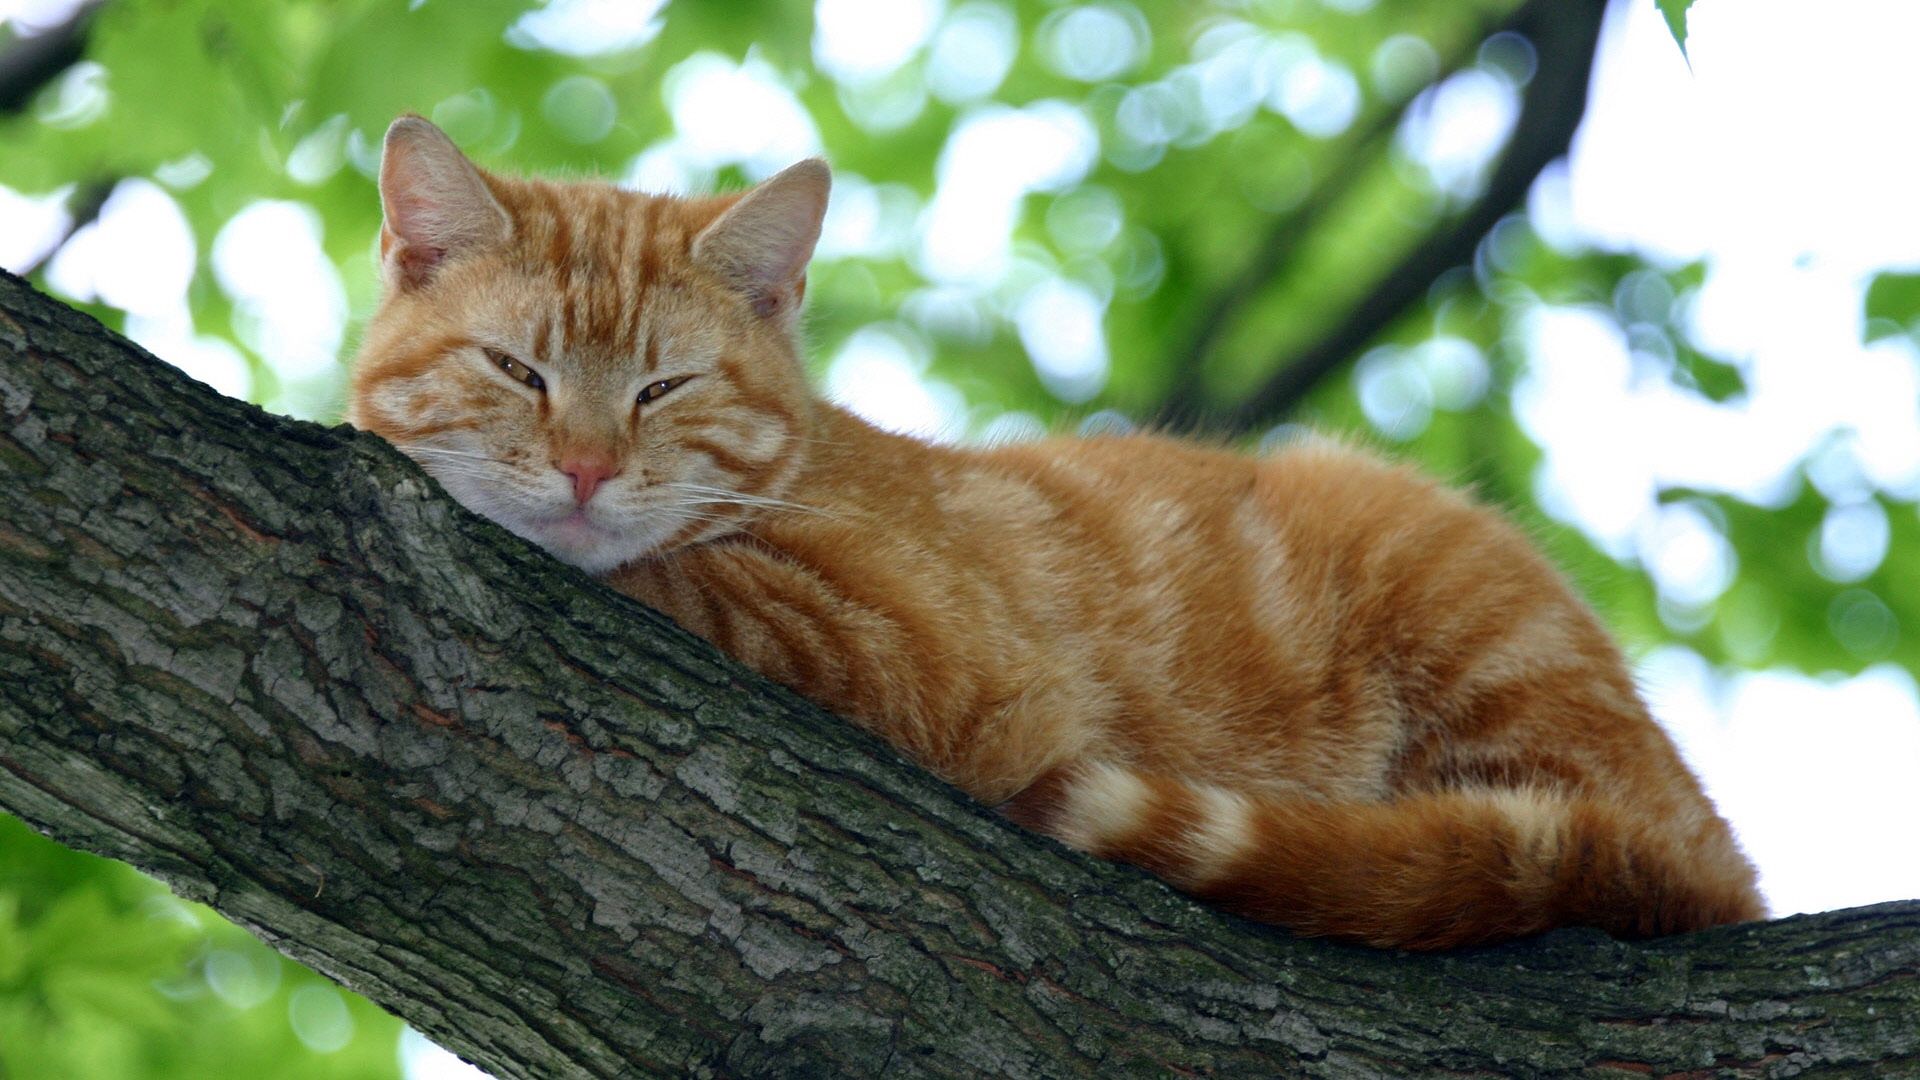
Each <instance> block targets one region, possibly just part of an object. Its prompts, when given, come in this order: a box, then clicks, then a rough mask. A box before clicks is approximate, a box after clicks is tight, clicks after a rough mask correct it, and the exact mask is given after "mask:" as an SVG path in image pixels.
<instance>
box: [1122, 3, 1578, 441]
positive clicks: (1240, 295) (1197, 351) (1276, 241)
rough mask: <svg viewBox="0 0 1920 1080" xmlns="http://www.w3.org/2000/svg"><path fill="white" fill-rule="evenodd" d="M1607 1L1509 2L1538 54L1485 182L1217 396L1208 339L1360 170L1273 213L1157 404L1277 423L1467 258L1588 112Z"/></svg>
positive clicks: (1216, 421) (1188, 423)
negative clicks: (1340, 303) (1329, 313)
mask: <svg viewBox="0 0 1920 1080" xmlns="http://www.w3.org/2000/svg"><path fill="white" fill-rule="evenodd" d="M1605 13H1606V3H1605V0H1575V2H1554V0H1529V2H1528V3H1526V4H1524V5H1522V6H1521V7H1520V8H1519V9H1518V10H1516V11H1515V12H1514V14H1513V16H1512V18H1511V19H1510V20H1509V21H1508V22H1507V24H1506V28H1507V29H1509V30H1512V31H1514V32H1516V33H1520V34H1522V35H1524V36H1525V37H1526V38H1527V39H1528V40H1529V41H1531V42H1532V43H1533V44H1534V48H1535V50H1536V53H1537V61H1538V62H1537V67H1536V70H1535V72H1534V76H1533V79H1532V80H1531V81H1530V82H1529V83H1528V84H1527V88H1526V91H1525V93H1524V94H1523V95H1522V97H1521V104H1520V115H1519V118H1518V120H1517V121H1516V122H1515V125H1514V131H1513V135H1512V137H1511V138H1510V139H1509V140H1508V142H1507V147H1506V150H1505V151H1504V152H1503V153H1502V155H1501V157H1500V160H1499V163H1498V164H1497V165H1496V166H1495V167H1494V170H1493V173H1492V175H1491V176H1490V177H1489V178H1488V181H1487V186H1486V188H1485V190H1483V191H1482V192H1481V193H1480V195H1479V196H1478V197H1477V198H1475V199H1474V201H1473V202H1472V204H1470V205H1469V206H1468V207H1466V209H1464V210H1463V211H1462V212H1460V213H1459V214H1457V215H1454V216H1452V217H1450V218H1444V219H1442V220H1441V223H1440V225H1439V227H1438V229H1437V231H1436V232H1434V233H1433V234H1432V235H1431V236H1429V237H1428V238H1427V239H1426V240H1425V241H1423V242H1422V243H1420V244H1417V245H1415V246H1414V247H1413V248H1411V249H1410V250H1408V251H1407V252H1406V253H1405V254H1404V255H1403V256H1402V257H1401V258H1400V260H1399V261H1398V262H1397V263H1395V264H1394V265H1393V266H1391V267H1390V268H1389V269H1388V270H1387V272H1386V274H1385V275H1384V276H1382V277H1381V278H1380V280H1379V281H1378V282H1377V283H1376V284H1375V285H1374V286H1373V287H1372V288H1371V289H1369V290H1368V291H1367V292H1366V293H1364V294H1363V295H1362V296H1361V298H1360V299H1359V301H1358V302H1357V303H1355V304H1354V305H1353V306H1352V307H1351V308H1350V309H1349V310H1347V311H1346V313H1345V314H1343V315H1342V316H1341V317H1340V318H1339V319H1338V320H1336V321H1335V322H1334V323H1333V324H1332V326H1330V327H1329V328H1328V330H1327V331H1326V332H1325V333H1323V334H1322V335H1321V336H1320V337H1319V338H1318V339H1316V340H1315V341H1313V342H1311V343H1310V344H1308V345H1307V346H1306V347H1305V348H1303V349H1301V350H1299V351H1298V352H1296V353H1295V354H1293V355H1291V356H1286V357H1281V358H1278V359H1277V360H1276V361H1275V363H1274V365H1273V367H1272V371H1273V373H1272V374H1271V375H1270V376H1268V377H1267V379H1266V381H1265V382H1263V383H1262V384H1261V385H1260V386H1259V387H1258V388H1256V389H1255V390H1254V391H1253V392H1252V393H1250V394H1248V395H1247V396H1246V397H1244V398H1243V399H1242V400H1240V401H1239V402H1237V403H1235V404H1233V405H1231V406H1229V407H1225V408H1222V407H1220V406H1218V405H1217V404H1216V403H1214V402H1212V401H1210V400H1209V399H1208V397H1207V394H1206V384H1205V378H1204V373H1205V365H1206V362H1207V359H1208V357H1209V355H1210V353H1211V351H1212V349H1213V347H1214V346H1215V345H1217V344H1218V343H1219V341H1220V339H1221V337H1222V335H1224V334H1225V332H1226V330H1227V329H1228V327H1230V326H1231V325H1232V323H1233V320H1234V319H1235V317H1236V316H1237V314H1238V313H1239V312H1240V311H1242V310H1244V309H1245V308H1246V307H1247V305H1249V304H1250V303H1252V302H1253V301H1254V300H1255V299H1256V298H1257V297H1258V296H1259V295H1260V294H1261V293H1262V292H1263V290H1264V288H1265V287H1266V286H1267V285H1269V284H1270V283H1271V282H1273V281H1275V280H1277V279H1278V278H1279V277H1281V276H1282V275H1283V273H1284V271H1285V269H1286V267H1287V266H1288V265H1289V255H1290V254H1291V252H1292V250H1293V248H1294V247H1295V245H1296V244H1297V243H1298V241H1299V238H1300V237H1301V236H1302V235H1303V234H1304V232H1305V230H1306V229H1307V228H1310V227H1311V225H1312V223H1313V220H1314V218H1316V217H1318V216H1319V215H1320V214H1322V213H1324V211H1325V210H1326V209H1327V207H1328V206H1330V205H1331V204H1332V203H1333V202H1335V201H1337V198H1338V196H1339V195H1340V194H1341V193H1342V192H1343V191H1344V190H1345V188H1346V186H1347V182H1348V181H1347V179H1343V177H1344V176H1346V174H1349V173H1352V172H1355V171H1356V170H1354V169H1352V168H1348V169H1344V170H1343V172H1342V174H1339V175H1336V176H1334V177H1331V178H1329V180H1327V181H1326V182H1323V183H1322V184H1319V185H1316V186H1315V188H1314V191H1313V195H1312V197H1311V198H1310V199H1309V201H1308V202H1307V203H1306V204H1303V206H1302V207H1301V208H1300V210H1298V211H1296V212H1295V213H1294V214H1291V215H1288V216H1286V217H1283V218H1281V219H1280V220H1278V221H1276V222H1275V223H1274V227H1273V228H1272V230H1270V232H1269V234H1268V235H1267V236H1265V237H1264V238H1263V239H1262V242H1261V243H1260V244H1259V245H1258V246H1256V247H1255V249H1254V251H1253V254H1252V257H1251V258H1250V260H1249V262H1248V264H1247V266H1246V267H1244V268H1243V269H1242V270H1241V272H1240V273H1239V274H1237V275H1236V276H1235V277H1234V278H1233V279H1232V280H1230V281H1229V282H1228V283H1227V284H1226V285H1225V286H1224V287H1223V288H1222V289H1221V290H1220V291H1219V293H1217V294H1216V295H1215V297H1214V298H1213V300H1212V301H1211V302H1210V303H1209V304H1208V306H1207V308H1206V310H1205V311H1204V312H1203V313H1202V315H1201V316H1200V318H1199V320H1198V321H1197V324H1196V327H1195V330H1194V332H1193V335H1192V340H1191V342H1190V344H1189V346H1188V348H1187V349H1186V350H1185V351H1183V352H1180V353H1178V354H1177V355H1179V356H1180V357H1182V358H1183V362H1184V365H1185V366H1184V367H1183V368H1182V374H1181V376H1180V377H1179V379H1178V381H1177V382H1176V384H1175V386H1174V387H1173V389H1172V391H1171V392H1170V393H1169V395H1168V397H1167V399H1166V401H1165V402H1164V404H1163V405H1162V407H1161V409H1160V410H1159V415H1160V417H1161V418H1162V419H1163V420H1166V421H1169V422H1172V423H1174V424H1176V425H1178V426H1182V427H1199V428H1204V429H1213V430H1220V431H1228V432H1235V433H1246V432H1251V431H1256V430H1259V429H1260V428H1263V427H1267V426H1270V425H1272V424H1275V423H1278V422H1280V421H1281V420H1284V419H1286V417H1287V416H1288V414H1290V413H1291V412H1292V411H1293V409H1294V408H1295V407H1296V406H1297V405H1298V404H1299V402H1300V400H1301V399H1302V398H1304V397H1305V396H1306V395H1307V393H1308V392H1309V391H1311V390H1312V389H1313V387H1314V386H1316V385H1318V384H1319V382H1320V380H1322V379H1324V378H1326V377H1327V376H1328V375H1330V374H1332V373H1333V372H1334V371H1336V370H1338V369H1339V368H1340V367H1341V366H1342V365H1344V364H1345V363H1346V362H1347V361H1349V360H1351V359H1353V357H1354V356H1355V355H1357V354H1358V352H1359V351H1360V350H1361V349H1362V348H1363V347H1364V346H1365V345H1366V344H1367V342H1369V341H1370V340H1372V339H1373V338H1374V337H1375V336H1377V335H1378V334H1379V333H1380V332H1381V330H1382V329H1384V328H1385V327H1388V326H1390V325H1392V323H1393V321H1394V319H1396V318H1398V317H1399V315H1400V314H1401V313H1402V312H1404V311H1406V310H1407V309H1408V308H1409V307H1410V306H1411V305H1412V304H1413V303H1414V302H1416V301H1417V300H1419V299H1420V298H1421V297H1422V296H1424V295H1425V294H1426V292H1427V290H1428V289H1429V288H1431V287H1432V285H1433V283H1434V282H1435V281H1436V280H1438V279H1439V277H1440V275H1442V274H1444V273H1446V272H1447V271H1448V270H1450V269H1452V268H1453V267H1455V266H1459V265H1461V264H1463V263H1467V262H1470V261H1471V260H1472V258H1473V252H1474V248H1475V247H1476V246H1477V245H1478V244H1479V243H1480V239H1481V238H1482V237H1484V236H1485V235H1486V234H1487V233H1488V232H1489V231H1491V230H1492V229H1493V227H1494V225H1496V224H1498V223H1499V221H1500V219H1501V218H1502V217H1504V216H1506V215H1507V214H1508V213H1510V212H1511V211H1512V210H1513V209H1514V208H1515V207H1516V206H1519V205H1520V204H1521V203H1522V202H1523V201H1524V200H1525V199H1526V196H1527V192H1528V190H1529V189H1530V188H1531V187H1532V186H1533V181H1534V180H1535V178H1537V177H1538V176H1539V175H1540V172H1541V170H1543V169H1545V168H1546V167H1547V166H1548V165H1549V164H1551V163H1553V162H1554V161H1556V160H1558V159H1559V158H1561V157H1563V156H1565V154H1566V152H1567V149H1568V147H1569V146H1570V145H1571V144H1572V142H1573V135H1574V132H1575V131H1576V130H1578V128H1579V126H1580V119H1581V117H1582V116H1584V115H1585V114H1586V106H1587V87H1588V84H1589V82H1591V80H1592V77H1593V58H1594V54H1595V52H1596V50H1597V48H1598V46H1599V42H1600V27H1601V22H1602V18H1603V16H1604V15H1605ZM1442 77H1443V78H1444V75H1443V76H1442ZM1403 111H1404V106H1403V107H1402V109H1401V110H1395V111H1394V112H1392V113H1390V114H1387V115H1389V116H1390V117H1391V119H1392V121H1393V122H1397V121H1398V119H1399V117H1400V116H1401V115H1402V113H1403ZM1390 126H1391V124H1390V125H1389V127H1390ZM1375 146H1377V147H1380V148H1381V149H1383V150H1384V147H1385V141H1384V140H1382V139H1380V138H1379V137H1378V136H1377V134H1376V133H1374V132H1369V133H1368V134H1367V135H1366V136H1365V137H1364V138H1363V139H1362V140H1361V143H1360V145H1358V146H1357V147H1356V149H1355V151H1354V154H1353V155H1352V157H1351V158H1350V159H1349V160H1350V161H1353V160H1358V159H1360V158H1362V157H1363V156H1366V155H1367V151H1368V148H1369V147H1375Z"/></svg>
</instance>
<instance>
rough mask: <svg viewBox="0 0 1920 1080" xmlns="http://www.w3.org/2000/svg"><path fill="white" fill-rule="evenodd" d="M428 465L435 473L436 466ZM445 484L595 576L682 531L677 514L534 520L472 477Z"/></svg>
mask: <svg viewBox="0 0 1920 1080" xmlns="http://www.w3.org/2000/svg"><path fill="white" fill-rule="evenodd" d="M427 464H428V467H429V469H432V467H433V465H434V464H435V463H433V462H428V463H427ZM440 482H441V485H442V486H443V487H445V488H446V489H447V493H448V494H450V495H452V496H453V497H454V499H455V500H457V501H458V502H459V503H461V504H462V505H463V506H465V507H466V508H467V509H469V510H471V511H473V512H474V513H476V514H479V515H480V516H481V517H484V518H491V519H492V520H493V521H495V522H497V523H498V524H500V525H501V526H503V527H505V528H506V529H507V531H509V532H511V533H513V534H514V535H516V536H519V537H521V538H523V539H526V540H531V541H533V542H534V543H536V544H539V545H540V546H541V547H542V548H545V549H546V551H547V553H548V554H550V555H552V556H553V557H555V558H557V559H559V560H560V561H562V562H566V563H571V564H573V565H574V566H577V567H579V568H580V569H582V570H585V571H586V572H587V573H589V574H604V573H607V572H608V571H610V570H612V569H614V568H615V567H617V566H622V565H624V564H626V563H630V562H632V561H634V560H635V559H638V558H641V557H643V556H645V555H646V554H647V553H649V552H651V551H652V550H654V549H655V548H656V547H658V546H659V545H660V543H661V542H663V541H664V540H666V539H667V537H668V536H669V535H671V534H672V531H673V530H674V529H675V528H678V527H679V521H678V520H677V515H674V514H671V513H665V514H659V513H648V514H647V515H646V516H645V517H644V518H643V519H641V520H633V521H617V522H613V523H604V522H600V521H594V522H592V523H588V522H586V521H581V520H577V519H575V518H571V517H562V518H542V517H531V518H530V517H529V515H528V514H527V510H528V509H529V508H528V507H525V506H522V505H519V504H518V503H517V502H516V501H514V500H512V499H511V498H505V497H502V495H501V493H500V492H499V491H497V490H496V489H493V488H490V487H488V486H486V485H484V484H482V483H478V482H475V481H474V480H473V479H472V478H470V477H467V476H464V475H460V474H457V473H455V474H453V475H445V476H442V477H441V479H440Z"/></svg>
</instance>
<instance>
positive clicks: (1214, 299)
mask: <svg viewBox="0 0 1920 1080" xmlns="http://www.w3.org/2000/svg"><path fill="white" fill-rule="evenodd" d="M1554 2H1556V0H1527V2H1526V3H1525V4H1523V5H1522V6H1521V7H1520V9H1519V10H1517V11H1515V12H1513V13H1511V14H1510V15H1509V16H1507V17H1506V18H1505V19H1503V20H1501V21H1500V22H1499V23H1486V24H1484V25H1482V26H1480V27H1478V28H1477V29H1475V30H1474V31H1473V32H1472V33H1469V34H1467V35H1465V36H1464V37H1463V38H1462V39H1461V40H1462V47H1461V48H1460V49H1459V50H1458V51H1457V52H1456V53H1455V54H1454V55H1452V56H1449V57H1447V58H1446V61H1445V62H1444V63H1442V64H1441V65H1440V68H1439V71H1438V72H1437V73H1436V74H1435V75H1434V77H1433V78H1432V79H1431V80H1429V81H1428V82H1427V83H1425V84H1424V85H1422V86H1420V87H1418V88H1417V89H1415V90H1413V91H1412V92H1410V93H1408V94H1406V95H1405V96H1403V97H1401V98H1400V99H1399V100H1397V101H1393V102H1390V103H1388V104H1387V105H1386V106H1385V107H1383V108H1381V109H1379V110H1378V111H1377V112H1375V113H1374V115H1373V117H1372V119H1371V120H1369V121H1368V122H1367V124H1366V125H1365V127H1363V128H1362V129H1361V130H1359V131H1358V132H1355V133H1352V134H1350V135H1348V136H1347V139H1346V143H1347V149H1346V153H1345V154H1343V155H1342V156H1341V157H1340V158H1339V160H1338V161H1336V162H1334V165H1333V169H1332V171H1331V172H1329V173H1328V174H1327V176H1326V177H1325V179H1323V180H1321V181H1320V182H1319V183H1317V184H1315V185H1314V186H1313V190H1312V191H1311V192H1309V193H1308V194H1307V197H1306V198H1305V199H1303V200H1301V202H1300V204H1299V205H1298V206H1295V207H1293V208H1292V209H1291V210H1289V211H1287V212H1286V213H1284V214H1281V215H1279V216H1278V217H1276V218H1274V220H1273V222H1272V223H1271V224H1270V225H1268V227H1267V231H1266V232H1265V233H1263V234H1262V235H1261V236H1260V238H1259V239H1258V240H1257V241H1255V242H1254V244H1253V245H1252V248H1251V254H1250V255H1249V257H1248V259H1247V263H1246V265H1245V266H1243V267H1241V268H1240V270H1239V272H1237V273H1235V274H1234V275H1233V277H1232V278H1231V279H1229V280H1228V281H1227V283H1226V284H1225V285H1223V286H1221V288H1220V289H1219V291H1217V292H1215V293H1214V294H1213V295H1212V296H1211V297H1209V298H1208V299H1207V300H1206V302H1205V304H1204V305H1203V306H1202V308H1201V310H1200V313H1199V314H1198V315H1196V316H1195V317H1194V318H1193V320H1192V322H1191V323H1190V327H1189V329H1188V331H1187V333H1186V335H1185V337H1186V344H1185V345H1181V346H1177V347H1175V348H1174V349H1172V350H1171V351H1170V352H1169V355H1171V356H1174V357H1177V358H1178V361H1177V363H1176V365H1175V368H1174V373H1175V377H1174V384H1173V386H1172V387H1171V388H1169V390H1168V391H1167V394H1166V397H1165V399H1164V401H1163V403H1162V405H1161V407H1160V409H1159V410H1158V413H1157V418H1156V419H1157V422H1158V423H1160V424H1162V425H1164V426H1167V427H1171V428H1175V429H1179V428H1184V427H1187V426H1190V425H1192V424H1193V423H1195V422H1197V421H1199V420H1200V419H1201V418H1202V417H1201V415H1200V413H1201V411H1202V409H1203V407H1204V398H1205V385H1204V381H1203V380H1204V376H1205V373H1206V361H1207V357H1208V356H1210V355H1211V354H1212V353H1213V348H1214V346H1215V345H1217V344H1219V342H1220V338H1221V336H1222V335H1223V334H1225V333H1226V331H1227V328H1228V327H1230V326H1232V325H1233V321H1234V317H1235V314H1236V313H1237V312H1239V311H1240V310H1241V309H1242V308H1244V307H1245V306H1246V305H1247V304H1248V303H1250V302H1251V301H1252V300H1253V299H1254V298H1255V297H1256V296H1258V295H1259V294H1260V291H1261V290H1262V289H1263V288H1265V287H1266V286H1267V284H1268V283H1269V282H1272V281H1274V280H1275V279H1276V278H1278V277H1279V276H1280V275H1281V274H1282V273H1284V272H1285V270H1286V268H1287V267H1288V265H1289V264H1290V263H1291V262H1292V260H1293V257H1294V255H1295V254H1296V253H1297V252H1298V250H1299V247H1300V241H1301V239H1302V238H1303V237H1305V236H1307V235H1308V234H1309V233H1311V232H1312V231H1313V230H1314V229H1315V228H1316V227H1318V226H1319V224H1320V222H1321V220H1322V219H1323V218H1325V217H1326V215H1327V212H1328V211H1330V210H1332V209H1333V208H1334V207H1335V206H1338V205H1339V204H1340V202H1341V201H1342V200H1343V199H1345V198H1346V197H1347V196H1348V194H1350V192H1351V190H1352V188H1353V186H1354V184H1356V183H1358V182H1359V180H1360V179H1361V177H1362V176H1364V175H1365V174H1366V171H1367V166H1368V165H1370V164H1373V163H1374V162H1375V161H1376V160H1377V156H1378V154H1379V153H1380V152H1381V151H1382V149H1383V148H1384V147H1385V146H1386V144H1387V141H1388V139H1389V138H1390V137H1391V136H1392V135H1393V132H1394V130H1395V129H1396V128H1398V127H1399V126H1400V122H1401V120H1402V119H1404V118H1405V116H1406V113H1407V109H1408V108H1409V107H1411V106H1412V105H1413V103H1414V102H1415V101H1418V100H1419V98H1420V95H1421V94H1424V93H1426V92H1427V91H1428V90H1431V89H1432V88H1434V87H1435V86H1438V85H1439V84H1441V83H1443V82H1445V81H1446V80H1447V79H1449V78H1451V77H1452V76H1454V75H1455V74H1458V73H1459V72H1460V71H1461V70H1462V69H1464V68H1465V67H1466V66H1467V64H1468V63H1469V62H1471V60H1472V58H1473V56H1474V55H1475V53H1477V52H1478V50H1479V47H1480V45H1481V43H1482V42H1484V41H1485V40H1486V39H1487V38H1488V37H1490V36H1492V35H1493V34H1494V33H1497V32H1498V31H1500V30H1502V29H1508V30H1511V29H1515V28H1517V27H1519V26H1522V25H1525V22H1526V20H1527V19H1529V18H1531V13H1532V12H1533V11H1535V10H1537V9H1539V8H1540V7H1542V6H1543V5H1546V4H1550V3H1554Z"/></svg>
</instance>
